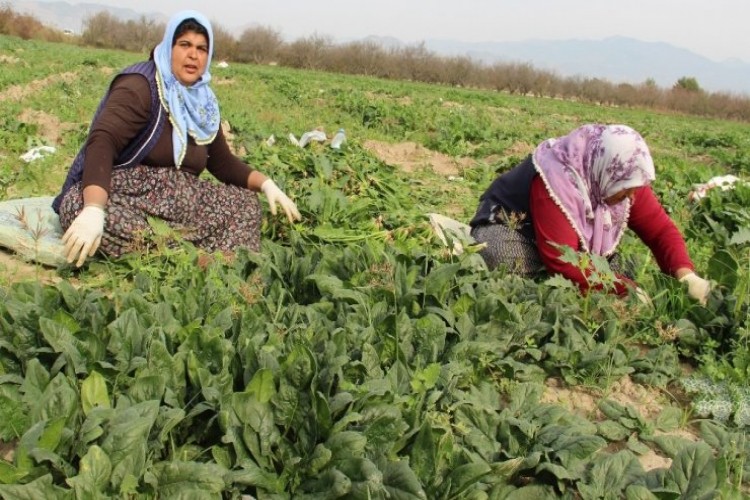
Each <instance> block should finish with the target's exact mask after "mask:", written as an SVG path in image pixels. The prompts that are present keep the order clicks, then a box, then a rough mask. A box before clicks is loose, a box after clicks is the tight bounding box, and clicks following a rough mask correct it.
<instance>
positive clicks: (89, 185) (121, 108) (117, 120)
mask: <svg viewBox="0 0 750 500" xmlns="http://www.w3.org/2000/svg"><path fill="white" fill-rule="evenodd" d="M150 117H151V88H150V87H149V84H148V80H146V78H145V77H143V76H142V75H137V74H133V75H122V76H120V77H118V78H117V79H116V80H115V81H114V82H113V83H112V86H111V89H110V92H109V96H108V97H107V102H106V103H105V105H104V108H103V109H102V112H101V113H100V114H99V116H98V117H97V118H96V120H95V121H94V122H93V123H92V125H91V130H90V131H89V135H88V138H87V139H86V145H85V148H86V157H85V159H84V162H83V176H82V186H83V199H84V204H86V203H95V204H99V205H106V204H107V199H108V195H107V193H108V192H109V186H110V182H111V179H112V166H113V165H114V162H115V160H116V158H117V156H118V154H119V153H120V152H121V151H122V150H123V149H125V147H126V146H127V145H128V144H130V142H131V141H133V139H135V138H136V136H137V135H138V133H139V132H140V131H141V130H143V128H144V127H145V126H146V125H148V122H149V120H150Z"/></svg>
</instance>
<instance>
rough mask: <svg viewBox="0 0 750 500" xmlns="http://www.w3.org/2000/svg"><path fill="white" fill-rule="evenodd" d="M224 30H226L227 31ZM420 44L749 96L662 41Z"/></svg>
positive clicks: (78, 11) (83, 12)
mask: <svg viewBox="0 0 750 500" xmlns="http://www.w3.org/2000/svg"><path fill="white" fill-rule="evenodd" d="M0 1H1V0H0ZM10 6H11V7H12V8H13V9H14V10H16V11H18V12H24V13H29V14H32V15H33V16H35V17H36V18H37V19H39V20H40V21H41V22H43V23H45V24H48V25H51V26H55V27H58V28H60V29H69V30H72V31H73V32H75V33H80V31H81V29H82V23H83V20H84V19H86V18H87V17H90V16H92V15H94V14H96V13H98V12H101V11H103V10H104V11H107V12H110V13H111V14H112V15H113V16H115V17H117V18H119V19H123V20H130V19H132V20H137V19H139V18H140V17H141V16H145V17H146V18H148V19H153V20H156V21H159V22H167V21H168V20H169V19H168V16H166V15H165V14H163V13H159V12H146V13H144V12H137V11H135V10H132V9H129V8H125V7H109V6H106V5H101V4H96V3H80V4H70V3H68V2H64V1H59V2H38V1H31V0H11V1H10ZM226 28H227V29H230V30H231V27H229V26H227V27H226ZM239 31H242V30H239ZM364 40H367V41H371V42H375V43H378V44H380V45H381V46H383V47H387V48H392V47H398V46H402V45H405V44H404V42H401V41H400V40H398V39H396V38H393V37H380V36H369V37H367V38H365V39H364ZM424 44H425V47H426V48H427V49H428V50H430V51H432V52H434V53H436V54H440V55H465V56H469V57H471V58H472V59H474V60H476V61H481V62H484V63H489V64H492V63H495V62H521V63H529V64H531V65H532V66H533V67H535V68H538V69H546V70H550V71H554V72H555V73H557V74H558V75H560V76H581V77H591V78H595V77H596V78H603V79H606V80H608V81H610V82H613V83H620V82H626V83H643V82H645V81H646V80H648V79H649V78H651V79H653V80H654V81H655V82H656V83H657V84H658V85H659V86H661V87H665V88H669V87H671V86H672V85H674V84H675V82H677V80H679V79H680V78H682V77H693V78H695V79H696V80H697V81H698V84H699V85H700V86H701V88H703V89H705V90H708V91H712V92H718V91H723V92H731V93H736V94H745V95H749V96H750V63H747V62H744V61H739V60H728V61H724V62H716V61H712V60H711V59H708V58H706V57H703V56H699V55H698V54H695V53H693V52H691V51H689V50H687V49H683V48H680V47H675V46H674V45H670V44H668V43H663V42H643V41H640V40H635V39H632V38H625V37H611V38H605V39H603V40H555V41H549V40H526V41H519V42H481V43H471V42H461V41H457V40H440V39H431V40H425V41H424Z"/></svg>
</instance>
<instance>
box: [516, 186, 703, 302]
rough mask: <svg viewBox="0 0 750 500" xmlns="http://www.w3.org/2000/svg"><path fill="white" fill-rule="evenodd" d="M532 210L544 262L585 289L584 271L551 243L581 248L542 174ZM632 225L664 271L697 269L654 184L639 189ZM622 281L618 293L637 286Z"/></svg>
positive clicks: (533, 188)
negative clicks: (653, 187)
mask: <svg viewBox="0 0 750 500" xmlns="http://www.w3.org/2000/svg"><path fill="white" fill-rule="evenodd" d="M529 210H530V211H531V218H532V221H533V224H534V233H535V235H536V244H537V248H538V250H539V255H540V256H541V259H542V263H543V264H544V265H545V267H546V268H547V271H549V272H550V273H552V274H558V273H559V274H562V275H563V276H564V277H566V278H568V279H570V280H572V281H574V282H575V283H576V284H577V285H578V286H579V287H580V288H581V290H582V291H584V292H585V291H587V289H588V285H587V283H586V278H585V277H584V275H583V273H582V272H581V271H580V269H578V268H577V267H576V266H574V265H572V264H567V263H565V262H562V261H561V260H560V259H559V257H560V252H559V251H558V250H557V249H556V248H555V247H554V246H552V245H550V244H549V243H548V242H554V243H556V244H558V245H566V246H569V247H571V248H573V249H574V250H576V251H579V250H580V249H581V243H580V241H579V239H578V235H577V234H576V232H575V231H574V230H573V227H572V226H571V225H570V222H568V219H567V218H566V217H565V215H564V214H563V212H562V210H561V209H560V207H558V206H557V204H555V202H554V200H553V199H552V197H551V196H550V195H549V193H548V192H547V189H546V188H545V186H544V182H543V181H542V179H541V178H540V177H539V176H536V177H535V178H534V180H533V181H531V193H530V195H529ZM628 227H629V228H630V229H632V230H633V231H634V232H635V234H637V235H638V237H639V238H640V239H641V240H642V241H643V243H645V244H646V246H648V247H649V249H651V253H652V254H653V255H654V258H655V259H656V262H657V263H658V264H659V267H660V268H661V270H662V272H664V273H666V274H669V275H674V273H675V271H677V269H679V268H682V267H686V268H689V269H691V270H692V269H693V263H692V261H691V260H690V257H689V255H688V252H687V247H686V246H685V240H684V239H683V237H682V234H680V230H679V229H677V226H675V224H674V222H672V219H670V218H669V216H668V215H667V213H666V212H665V211H664V208H663V207H662V206H661V204H660V203H659V200H657V199H656V195H655V194H654V192H653V191H652V190H651V188H650V187H642V188H638V189H637V190H636V192H635V198H634V200H633V202H632V205H631V207H630V218H629V219H628ZM618 278H619V279H620V280H621V283H618V284H617V285H616V287H615V293H617V294H625V293H627V286H626V285H629V286H635V283H633V282H632V281H631V280H629V279H627V278H626V277H624V276H618Z"/></svg>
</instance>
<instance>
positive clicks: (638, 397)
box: [542, 376, 698, 470]
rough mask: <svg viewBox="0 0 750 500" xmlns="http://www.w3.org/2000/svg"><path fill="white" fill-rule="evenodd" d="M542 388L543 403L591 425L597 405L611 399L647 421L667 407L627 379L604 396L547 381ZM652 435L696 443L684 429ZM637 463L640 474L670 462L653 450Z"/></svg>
mask: <svg viewBox="0 0 750 500" xmlns="http://www.w3.org/2000/svg"><path fill="white" fill-rule="evenodd" d="M545 386H546V387H545V391H544V394H543V395H542V402H543V403H550V404H558V405H561V406H563V407H564V408H566V409H567V410H568V411H570V412H572V413H575V414H577V415H581V416H582V417H584V418H586V419H588V420H591V421H594V422H597V421H601V420H603V419H604V416H603V415H602V414H601V412H600V411H599V409H598V405H597V403H598V402H599V401H601V400H602V399H604V398H608V399H611V400H613V401H615V402H617V403H620V404H621V405H623V406H632V407H633V408H635V409H636V410H637V411H638V413H640V415H641V416H642V417H643V418H645V419H646V420H651V421H653V420H654V419H656V417H658V416H659V414H660V413H661V411H662V409H663V408H664V406H666V405H668V404H669V402H668V401H666V399H665V396H664V394H663V393H662V392H661V391H659V390H657V389H653V388H650V387H646V386H643V385H640V384H637V383H634V382H633V381H632V380H631V379H630V377H628V376H625V377H622V378H621V379H620V380H618V381H616V382H614V383H613V384H612V385H611V386H610V388H609V391H607V392H606V393H605V392H604V391H601V390H598V389H592V388H587V387H578V386H577V387H568V386H565V384H564V383H563V382H562V381H560V380H559V379H555V378H550V379H547V381H546V384H545ZM656 434H657V435H659V434H669V435H673V436H679V437H682V438H684V439H688V440H690V441H698V436H697V435H696V434H695V432H693V431H692V430H691V429H686V428H683V429H677V430H674V431H671V432H660V431H659V432H656ZM638 461H639V462H640V463H641V466H642V467H643V468H644V470H651V469H657V468H662V467H669V466H670V465H671V464H672V459H670V458H668V457H665V456H663V455H660V454H659V452H658V451H655V450H653V449H651V450H650V451H648V452H647V453H645V454H643V455H640V456H639V457H638Z"/></svg>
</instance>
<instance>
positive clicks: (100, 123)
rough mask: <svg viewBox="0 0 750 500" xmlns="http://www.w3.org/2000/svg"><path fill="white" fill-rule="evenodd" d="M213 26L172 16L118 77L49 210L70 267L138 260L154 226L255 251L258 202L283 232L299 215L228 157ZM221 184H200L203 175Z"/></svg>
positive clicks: (195, 15) (201, 242) (269, 184)
mask: <svg viewBox="0 0 750 500" xmlns="http://www.w3.org/2000/svg"><path fill="white" fill-rule="evenodd" d="M213 41H214V40H213V32H212V30H211V23H210V22H209V21H208V19H206V18H205V17H204V16H203V15H202V14H200V13H199V12H195V11H183V12H180V13H178V14H176V15H175V16H174V17H173V18H172V19H171V20H170V21H169V24H168V25H167V29H166V31H165V34H164V38H163V40H162V41H161V43H159V45H157V46H156V48H155V49H154V52H153V55H152V58H151V59H150V60H149V61H145V62H141V63H137V64H135V65H133V66H130V67H128V68H126V69H125V70H123V71H122V72H121V73H119V74H118V75H117V77H115V79H114V80H113V82H112V84H111V85H110V88H109V91H108V92H107V95H106V96H105V97H104V99H103V100H102V102H101V103H100V104H99V108H98V109H97V111H96V114H95V115H94V119H93V121H92V124H91V128H90V130H89V135H88V138H87V140H86V142H85V144H84V145H83V147H82V148H81V150H80V152H79V153H78V155H77V156H76V158H75V160H74V161H73V165H72V166H71V168H70V171H69V172H68V176H67V178H66V180H65V184H64V185H63V188H62V190H61V192H60V194H59V195H58V196H57V197H56V198H55V200H54V203H53V208H54V209H55V211H56V212H58V214H59V215H60V224H61V226H62V228H63V229H64V230H65V234H64V235H63V243H64V244H65V254H66V257H67V260H68V262H75V263H76V265H77V266H81V265H82V264H83V263H84V261H85V260H86V257H88V256H92V255H94V253H95V252H96V251H97V250H101V252H102V253H104V254H106V255H109V256H112V257H119V256H120V255H122V254H124V253H127V252H130V251H133V250H136V249H138V248H139V245H142V244H143V242H144V236H146V235H147V234H148V233H149V232H150V231H151V229H150V226H149V224H148V218H149V217H157V218H159V219H162V220H164V221H165V222H167V223H168V224H169V225H170V226H171V227H173V228H174V229H176V230H178V231H179V232H180V233H181V234H182V235H183V237H184V238H185V239H186V240H188V241H191V242H192V243H194V244H195V245H196V246H198V247H199V248H203V249H205V250H207V251H210V252H213V251H224V252H232V251H233V250H234V249H236V248H237V247H240V246H244V247H247V248H250V249H251V250H254V251H258V250H259V249H260V223H261V215H262V214H261V207H260V202H259V200H258V196H257V194H256V193H257V192H263V193H264V194H265V195H266V197H267V199H268V203H269V205H270V207H271V213H273V214H276V205H277V204H278V205H279V206H280V207H281V209H282V210H283V211H284V213H285V214H286V216H287V218H288V219H289V221H290V222H292V221H294V220H299V219H300V214H299V211H298V210H297V207H296V205H295V204H294V202H292V201H291V200H290V199H289V197H287V195H286V194H284V193H283V192H282V191H281V190H280V189H279V188H278V186H276V184H275V183H274V182H273V181H272V180H271V179H269V178H267V177H266V176H265V175H263V174H262V173H261V172H259V171H257V170H254V169H252V168H251V167H250V166H248V165H247V164H246V163H244V162H243V161H241V160H240V159H239V158H237V157H236V156H235V155H234V154H232V152H231V151H230V149H229V146H228V144H227V141H226V138H225V136H224V134H223V131H222V129H221V126H220V123H221V121H220V115H219V105H218V102H217V100H216V96H215V95H214V93H213V91H212V90H211V87H210V82H211V73H210V72H209V67H210V64H211V56H212V54H213ZM205 169H208V171H209V172H210V173H211V174H212V175H213V176H214V177H216V178H217V179H218V180H219V181H221V183H215V182H211V181H208V180H204V179H200V178H199V176H200V174H201V172H203V170H205Z"/></svg>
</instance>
